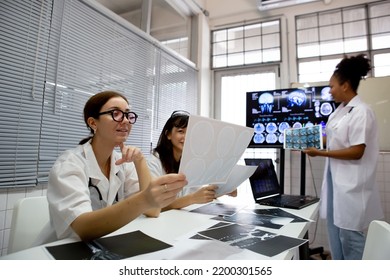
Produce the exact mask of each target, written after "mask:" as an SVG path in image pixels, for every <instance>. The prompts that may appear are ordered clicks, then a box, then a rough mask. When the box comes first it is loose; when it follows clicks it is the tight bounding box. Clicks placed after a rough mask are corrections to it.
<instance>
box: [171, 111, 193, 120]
mask: <svg viewBox="0 0 390 280" xmlns="http://www.w3.org/2000/svg"><path fill="white" fill-rule="evenodd" d="M189 115H190V113H189V112H187V111H184V110H177V111H173V113H172V115H171V118H172V117H176V116H189Z"/></svg>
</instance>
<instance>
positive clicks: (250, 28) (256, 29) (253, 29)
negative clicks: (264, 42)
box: [244, 23, 261, 37]
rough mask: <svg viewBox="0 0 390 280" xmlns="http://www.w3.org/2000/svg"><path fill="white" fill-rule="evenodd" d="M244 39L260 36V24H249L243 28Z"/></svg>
mask: <svg viewBox="0 0 390 280" xmlns="http://www.w3.org/2000/svg"><path fill="white" fill-rule="evenodd" d="M244 29H245V37H251V36H260V35H261V24H260V23H258V24H251V25H247V26H245V27H244Z"/></svg>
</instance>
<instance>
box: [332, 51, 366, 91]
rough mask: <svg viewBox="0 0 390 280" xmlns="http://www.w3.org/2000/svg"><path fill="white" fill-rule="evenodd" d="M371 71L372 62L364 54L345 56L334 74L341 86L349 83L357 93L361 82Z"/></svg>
mask: <svg viewBox="0 0 390 280" xmlns="http://www.w3.org/2000/svg"><path fill="white" fill-rule="evenodd" d="M370 70H371V66H370V60H369V59H368V58H366V56H365V55H364V54H359V55H357V56H351V57H347V56H345V57H344V58H343V59H342V60H341V61H340V63H339V64H337V66H336V69H335V70H334V72H333V76H334V77H336V78H337V80H338V81H339V83H340V84H344V83H345V82H348V83H349V84H350V85H351V88H352V89H353V90H354V91H355V92H356V91H357V89H358V87H359V83H360V80H361V79H363V78H364V77H366V76H367V74H368V72H369V71H370Z"/></svg>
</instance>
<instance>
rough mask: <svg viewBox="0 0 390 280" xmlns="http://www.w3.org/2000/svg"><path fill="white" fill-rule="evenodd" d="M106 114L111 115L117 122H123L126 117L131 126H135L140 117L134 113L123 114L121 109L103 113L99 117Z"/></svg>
mask: <svg viewBox="0 0 390 280" xmlns="http://www.w3.org/2000/svg"><path fill="white" fill-rule="evenodd" d="M104 114H111V117H112V119H113V120H114V121H116V122H122V121H123V119H124V118H125V116H126V119H128V120H129V122H130V123H131V124H135V122H136V121H137V118H138V115H137V114H136V113H134V112H123V111H122V110H119V109H113V110H110V111H105V112H101V113H99V116H100V115H104Z"/></svg>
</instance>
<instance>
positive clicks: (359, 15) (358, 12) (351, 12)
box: [343, 7, 366, 22]
mask: <svg viewBox="0 0 390 280" xmlns="http://www.w3.org/2000/svg"><path fill="white" fill-rule="evenodd" d="M362 19H366V11H365V8H364V7H360V8H353V9H346V10H344V11H343V20H344V22H348V21H358V20H362Z"/></svg>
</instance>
